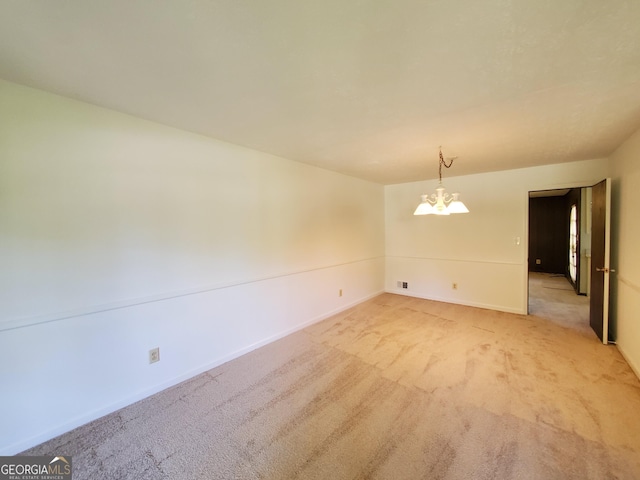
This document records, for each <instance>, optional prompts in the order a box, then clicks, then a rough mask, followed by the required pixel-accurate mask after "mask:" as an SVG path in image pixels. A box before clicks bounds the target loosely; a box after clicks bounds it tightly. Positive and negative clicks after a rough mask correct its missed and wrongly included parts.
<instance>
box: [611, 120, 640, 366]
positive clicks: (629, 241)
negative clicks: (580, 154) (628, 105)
mask: <svg viewBox="0 0 640 480" xmlns="http://www.w3.org/2000/svg"><path fill="white" fill-rule="evenodd" d="M611 161H612V167H613V202H612V231H613V234H612V239H611V245H612V249H611V253H612V262H611V266H612V268H615V269H616V273H614V274H612V275H611V284H612V285H611V286H612V302H613V305H612V313H613V315H614V316H615V321H616V325H615V327H616V341H617V345H618V349H619V350H620V351H621V352H622V354H623V355H624V357H625V358H626V360H627V362H629V365H631V367H632V368H633V369H634V370H635V372H636V374H637V375H638V376H639V377H640V248H638V245H639V243H640V222H639V221H638V218H639V217H638V211H639V210H640V201H639V200H638V192H640V130H638V131H637V132H636V133H635V134H634V135H632V136H631V138H629V139H628V140H627V141H626V142H624V143H623V144H622V145H621V146H620V147H619V148H618V149H617V150H616V151H615V152H614V154H613V155H612V157H611Z"/></svg>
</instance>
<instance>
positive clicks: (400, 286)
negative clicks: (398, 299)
mask: <svg viewBox="0 0 640 480" xmlns="http://www.w3.org/2000/svg"><path fill="white" fill-rule="evenodd" d="M396 286H397V287H398V288H402V281H400V280H398V283H397V284H396Z"/></svg>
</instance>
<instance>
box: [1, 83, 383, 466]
mask: <svg viewBox="0 0 640 480" xmlns="http://www.w3.org/2000/svg"><path fill="white" fill-rule="evenodd" d="M383 256H384V190H383V187H382V186H380V185H376V184H372V183H369V182H364V181H360V180H356V179H353V178H350V177H346V176H343V175H339V174H336V173H332V172H328V171H325V170H321V169H318V168H313V167H310V166H306V165H302V164H299V163H295V162H291V161H288V160H284V159H281V158H276V157H273V156H270V155H267V154H263V153H260V152H256V151H252V150H248V149H244V148H240V147H237V146H233V145H229V144H225V143H222V142H219V141H216V140H213V139H210V138H206V137H202V136H198V135H194V134H190V133H187V132H183V131H180V130H176V129H172V128H169V127H166V126H162V125H158V124H154V123H151V122H147V121H143V120H140V119H137V118H133V117H130V116H127V115H124V114H120V113H116V112H113V111H109V110H106V109H102V108H98V107H95V106H91V105H87V104H84V103H81V102H76V101H73V100H70V99H66V98H63V97H59V96H55V95H51V94H48V93H44V92H41V91H37V90H33V89H29V88H26V87H22V86H18V85H15V84H11V83H7V82H4V81H0V265H1V267H0V384H1V385H2V395H0V455H6V454H13V453H16V452H19V451H21V450H22V449H25V448H27V447H30V446H32V445H35V444H37V443H39V442H41V441H43V440H46V439H48V438H50V437H52V436H54V435H56V434H59V433H62V432H64V431H67V430H69V429H70V428H73V427H75V426H77V425H80V424H82V423H85V422H86V421H89V420H91V419H94V418H97V417H99V416H100V415H103V414H105V413H108V412H110V411H113V410H115V409H117V408H119V407H121V406H123V405H126V404H128V403H131V402H132V401H135V400H137V399H140V398H143V397H144V396H146V395H149V394H151V393H153V392H156V391H159V390H161V389H162V388H165V387H167V386H169V385H171V384H174V383H176V382H178V381H180V380H183V379H185V378H188V377H189V376H192V375H194V374H196V373H199V372H201V371H204V370H206V369H208V368H210V367H212V366H215V365H217V364H219V363H222V362H224V361H226V360H229V359H231V358H233V357H235V356H237V355H239V354H241V353H243V352H246V351H248V350H250V349H252V348H255V347H257V346H259V345H262V344H264V343H266V342H268V341H271V340H273V339H275V338H278V337H280V336H283V335H285V334H286V333H289V332H292V331H294V330H296V329H299V328H301V327H303V326H304V325H306V324H308V323H311V322H314V321H317V320H319V319H321V318H324V317H326V316H328V315H330V314H332V313H334V312H337V311H340V310H342V309H345V308H347V307H348V306H350V305H353V304H356V303H359V302H361V301H363V300H365V299H367V298H369V297H371V296H374V295H376V294H378V293H380V292H381V291H383V289H384V285H383V278H384V258H383ZM339 289H342V290H343V293H344V295H343V296H342V297H339V296H338V291H339ZM153 347H160V356H161V361H160V362H159V363H157V364H153V365H149V364H148V361H147V354H148V350H149V349H150V348H153Z"/></svg>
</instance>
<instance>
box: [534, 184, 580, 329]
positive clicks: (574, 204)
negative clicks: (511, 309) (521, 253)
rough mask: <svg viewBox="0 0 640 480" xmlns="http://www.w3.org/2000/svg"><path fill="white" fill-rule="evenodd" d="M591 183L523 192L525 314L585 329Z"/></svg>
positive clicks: (573, 327)
mask: <svg viewBox="0 0 640 480" xmlns="http://www.w3.org/2000/svg"><path fill="white" fill-rule="evenodd" d="M591 195H592V187H581V188H565V189H557V190H544V191H535V192H529V245H528V246H529V265H528V272H529V274H528V281H529V285H528V287H529V298H528V313H529V314H530V315H536V316H539V317H542V318H547V319H549V320H552V321H553V322H555V323H558V324H561V325H563V326H566V327H570V328H572V329H576V330H579V331H584V332H588V331H590V326H589V312H590V306H589V295H590V267H591Z"/></svg>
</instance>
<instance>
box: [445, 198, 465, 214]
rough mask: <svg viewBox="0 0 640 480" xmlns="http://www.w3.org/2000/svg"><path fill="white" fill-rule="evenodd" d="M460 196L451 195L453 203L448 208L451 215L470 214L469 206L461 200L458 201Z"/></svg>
mask: <svg viewBox="0 0 640 480" xmlns="http://www.w3.org/2000/svg"><path fill="white" fill-rule="evenodd" d="M458 195H460V194H459V193H452V194H451V197H452V199H451V203H450V204H449V206H448V207H447V210H448V211H449V213H469V209H468V208H467V206H466V205H465V204H464V203H462V202H461V201H460V200H458Z"/></svg>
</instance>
